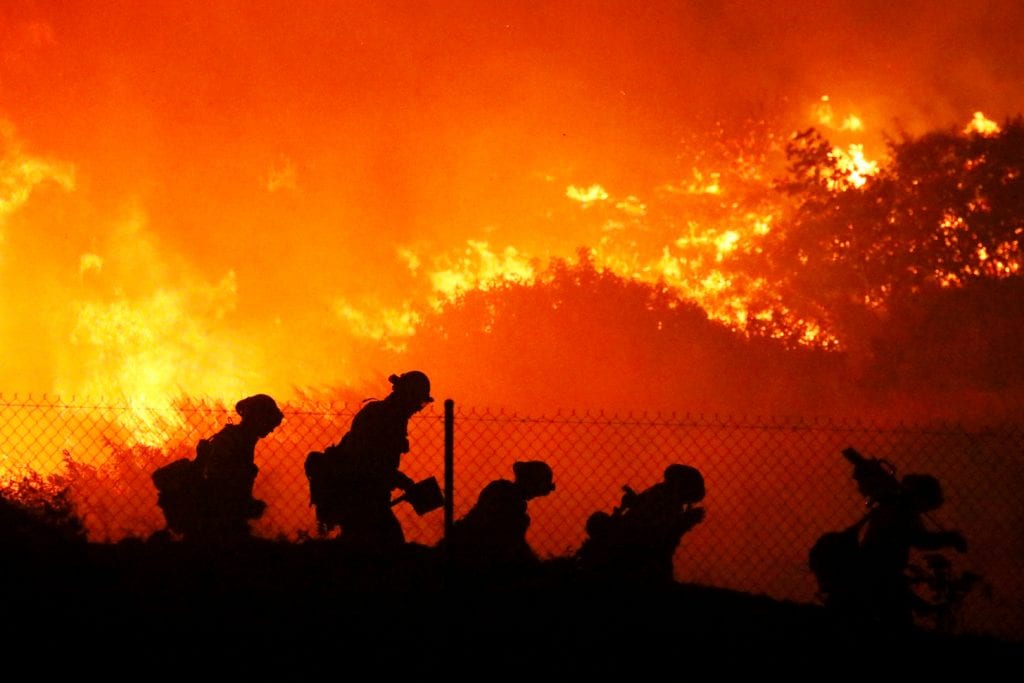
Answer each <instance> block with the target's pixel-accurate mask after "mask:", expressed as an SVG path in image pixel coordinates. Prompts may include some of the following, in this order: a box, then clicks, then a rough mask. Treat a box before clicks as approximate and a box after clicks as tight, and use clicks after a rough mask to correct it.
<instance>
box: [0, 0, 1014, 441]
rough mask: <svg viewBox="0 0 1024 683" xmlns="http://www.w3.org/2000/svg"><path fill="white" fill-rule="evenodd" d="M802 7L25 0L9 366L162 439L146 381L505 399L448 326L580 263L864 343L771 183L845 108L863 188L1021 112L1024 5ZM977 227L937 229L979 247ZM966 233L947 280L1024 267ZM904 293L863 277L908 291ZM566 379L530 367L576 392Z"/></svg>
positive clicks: (9, 69)
mask: <svg viewBox="0 0 1024 683" xmlns="http://www.w3.org/2000/svg"><path fill="white" fill-rule="evenodd" d="M773 5H774V4H771V3H764V4H760V3H759V4H754V5H752V6H746V5H725V6H722V7H719V8H716V9H714V11H712V10H711V9H710V8H708V7H707V6H705V5H702V4H693V5H691V4H689V3H677V2H663V3H662V2H656V3H653V4H652V3H645V5H644V8H643V9H637V8H636V5H635V4H634V3H626V2H621V3H619V2H613V3H610V4H607V3H606V4H602V6H601V10H600V12H594V11H592V10H593V8H591V7H589V6H586V5H578V4H577V3H573V2H556V3H544V6H542V7H538V6H533V5H522V6H515V7H511V8H509V7H501V8H499V7H495V8H493V9H487V10H484V9H483V8H482V6H480V5H479V4H475V3H471V4H470V5H466V6H462V5H461V4H460V3H455V4H452V3H430V2H428V3H416V4H415V5H414V6H412V5H408V6H392V5H386V4H385V5H381V4H380V3H372V2H367V3H363V2H346V3H319V2H306V1H303V0H300V1H299V2H289V3H278V2H265V3H241V2H239V3H236V2H218V3H200V2H191V1H186V2H181V1H175V2H147V3H131V2H118V1H108V2H81V3H79V2H71V3H68V2H14V3H6V4H5V6H4V8H3V10H0V279H2V282H3V287H4V291H5V296H4V298H3V300H2V302H0V326H2V330H3V335H2V337H0V344H3V349H2V357H3V359H4V360H3V364H2V365H0V389H2V390H3V392H4V393H55V394H59V395H61V396H67V397H72V396H80V397H85V396H88V397H97V398H99V397H110V398H122V399H124V400H126V401H128V402H129V403H130V404H131V405H137V406H139V409H138V410H137V411H135V412H134V413H132V414H131V415H128V416H126V417H125V418H124V420H127V421H128V422H129V423H128V424H125V425H123V426H125V427H126V428H127V429H128V430H129V431H130V432H131V434H133V435H134V436H133V438H134V439H135V441H136V442H137V443H141V444H146V445H154V446H155V445H159V443H160V442H161V440H162V439H164V438H166V437H167V435H168V434H169V433H170V432H171V431H173V430H174V429H175V428H176V425H175V423H174V420H173V419H171V420H170V421H169V422H168V421H166V420H165V421H164V422H161V423H158V422H154V421H153V419H152V417H151V416H149V414H148V413H147V412H146V410H144V407H146V408H157V409H162V408H173V406H174V405H177V404H178V402H180V401H182V400H186V399H188V400H191V399H201V400H205V399H210V400H214V401H220V402H224V403H226V404H231V403H233V402H234V401H235V400H237V399H238V398H239V397H241V396H243V395H246V394H248V393H254V392H266V393H271V394H272V395H274V396H275V397H277V398H278V399H279V400H282V401H287V400H288V399H289V398H290V397H295V396H298V395H301V394H306V393H309V392H316V391H332V390H334V389H336V388H338V387H344V388H349V389H352V390H354V391H357V392H369V391H374V392H376V391H379V387H380V379H381V378H382V377H386V375H387V374H389V373H390V372H392V371H395V370H396V369H401V368H404V367H406V366H408V367H413V366H423V367H425V369H430V368H434V367H436V368H438V370H437V373H438V374H437V382H438V386H439V391H440V392H441V393H442V395H450V396H456V397H462V398H464V399H465V400H475V401H479V402H500V401H501V398H502V397H499V396H488V395H486V394H484V393H482V389H480V388H479V385H478V384H477V382H476V378H478V377H479V376H480V375H481V374H483V373H487V372H488V371H489V368H488V367H486V366H484V365H478V366H474V365H473V362H472V359H468V360H466V363H464V364H463V365H462V366H460V368H461V371H460V372H458V373H456V372H455V371H454V370H452V371H451V372H449V371H448V370H446V368H447V367H449V366H447V365H446V364H445V363H444V362H443V361H441V360H440V359H439V358H438V357H437V356H433V357H428V356H427V355H425V354H426V352H425V351H424V350H423V349H421V348H419V347H418V346H417V340H418V338H419V335H420V334H421V331H422V330H423V328H424V326H426V325H431V324H434V322H435V321H437V320H438V319H442V320H443V319H444V316H445V315H446V312H447V311H449V310H450V309H451V308H452V307H454V306H458V305H459V303H460V302H461V301H463V300H464V298H465V296H466V295H467V294H470V293H474V292H494V293H495V295H496V296H500V293H501V292H502V291H503V289H504V288H507V287H511V286H516V287H543V286H545V285H547V284H549V283H550V282H551V279H552V274H551V268H552V264H554V263H556V262H561V263H568V264H570V265H572V264H577V265H578V264H580V263H583V262H584V261H589V262H590V263H592V264H593V266H594V267H595V268H596V269H598V270H599V271H601V272H605V273H609V274H612V275H614V276H615V277H618V278H621V279H622V280H623V281H625V282H631V283H640V284H643V285H647V286H649V287H650V288H651V291H653V292H661V293H667V294H668V295H669V298H670V299H671V300H673V302H674V303H672V307H675V306H677V305H687V304H696V305H698V306H699V307H700V308H701V309H702V310H703V311H704V312H706V314H707V316H708V318H709V319H710V320H712V321H714V322H715V323H716V324H720V325H722V326H724V327H725V328H727V329H728V330H730V331H731V332H732V333H733V334H735V335H737V336H738V337H740V338H749V337H758V338H765V339H769V340H775V341H777V342H778V343H779V344H780V345H786V346H787V348H790V347H800V348H803V349H809V350H814V351H818V352H822V353H842V352H844V351H846V350H848V349H849V348H851V346H852V347H856V345H855V344H851V342H850V339H849V338H848V337H847V336H845V334H844V330H842V329H838V328H837V327H836V325H835V324H834V323H833V321H832V320H831V319H830V318H829V316H828V315H826V314H825V313H823V312H821V311H814V310H812V309H810V308H808V307H806V306H802V305H800V302H798V301H795V300H793V298H792V296H791V294H790V293H789V290H787V289H786V288H785V287H783V286H782V285H784V284H785V282H784V280H785V279H786V278H788V275H779V274H777V273H776V274H773V273H769V272H767V271H764V270H759V269H758V268H755V267H752V266H751V262H752V260H756V259H766V258H768V259H770V257H771V255H772V252H771V250H772V249H773V248H774V247H773V246H772V245H773V244H774V242H773V240H774V239H776V238H777V237H778V235H779V231H780V230H782V229H783V228H781V227H780V226H784V225H787V224H789V222H790V221H791V220H792V215H793V212H794V211H795V210H796V209H795V206H794V205H793V202H792V201H791V200H790V199H788V198H787V197H786V196H785V195H784V193H782V192H780V191H778V189H777V188H776V187H775V184H774V183H775V181H776V180H777V179H778V178H779V177H781V176H782V175H783V174H784V172H785V159H784V152H785V148H786V144H787V141H789V140H791V136H792V135H793V134H794V133H795V132H796V131H800V130H805V129H807V128H809V127H815V128H817V129H818V130H820V131H821V132H822V134H823V135H824V136H825V137H826V139H827V140H828V143H829V151H828V155H827V159H828V161H827V163H828V167H827V168H825V167H822V168H821V169H820V177H821V178H823V182H824V183H825V184H826V189H827V190H828V191H829V192H831V193H832V194H833V195H837V196H838V195H839V194H842V193H843V192H847V191H850V192H854V191H857V190H860V189H862V188H864V187H866V186H868V185H869V184H870V183H871V182H872V179H873V178H875V177H876V176H877V174H879V173H880V170H881V169H884V168H885V166H886V164H887V162H888V160H887V158H886V154H887V150H886V145H885V141H886V139H887V138H888V137H890V136H892V135H894V134H896V133H897V132H899V133H906V134H911V135H920V134H923V133H925V132H927V131H930V130H933V129H947V128H950V127H956V128H957V129H958V130H961V131H962V132H963V134H964V135H979V136H993V135H996V134H998V132H999V131H1000V130H1001V129H1000V124H999V123H998V121H1002V120H1003V119H1006V118H1008V117H1012V116H1015V115H1017V114H1018V113H1019V112H1018V111H1017V110H1015V109H1014V108H1015V107H1018V106H1019V103H1020V101H1021V99H1020V89H1021V86H1020V83H1024V56H1022V53H1021V48H1020V46H1019V41H1018V39H1017V36H1016V32H1015V31H1013V30H1011V27H1014V26H1019V25H1021V19H1022V18H1024V17H1022V16H1021V7H1020V6H1019V4H1017V3H998V2H997V3H984V4H981V5H978V4H976V3H962V4H956V5H955V6H953V7H950V6H948V5H945V4H944V5H943V6H942V7H935V6H933V5H932V4H928V3H922V2H912V3H901V4H899V6H898V7H897V6H889V5H885V6H877V7H876V6H871V7H870V8H866V7H860V8H858V7H856V6H847V5H846V4H842V3H835V4H831V3H825V4H824V5H821V4H820V3H814V4H813V5H811V4H805V3H782V4H781V5H783V6H779V7H776V6H773ZM811 7H813V8H814V9H813V10H811V9H810V8H811ZM584 10H586V12H585V13H586V14H587V15H588V19H587V21H586V22H581V21H580V20H579V17H580V14H581V12H583V11H584ZM907 26H915V27H922V28H920V29H915V31H912V32H910V33H909V34H908V32H907V28H906V27H907ZM964 27H973V28H971V29H970V30H969V31H966V32H965V28H964ZM946 34H949V35H957V36H958V38H957V40H958V41H959V42H958V46H959V52H960V53H961V57H962V58H961V59H958V60H957V62H956V63H953V64H951V63H950V62H949V60H948V59H947V56H948V52H947V48H946V46H945V43H943V41H941V40H938V38H937V36H940V35H946ZM979 163H981V162H980V161H979ZM1019 172H1020V170H1019V169H1018V170H1017V171H1016V173H1019ZM1014 180H1015V178H1012V177H1011V178H1009V179H1008V180H1007V182H1012V181H1014ZM985 201H986V199H985V198H984V197H981V198H979V200H978V203H977V205H976V207H975V209H976V211H977V212H979V213H981V212H984V211H986V207H985V205H984V202H985ZM969 219H970V217H968V216H960V215H957V214H954V213H948V214H947V215H946V216H945V218H943V219H942V221H941V226H940V228H939V229H938V232H937V234H938V235H941V239H944V240H946V241H957V240H974V239H975V238H974V237H973V236H972V235H973V233H972V231H971V229H970V228H968V227H967V226H968V225H969V224H970V220H969ZM848 248H849V244H846V243H845V242H843V243H839V244H837V249H838V250H840V251H841V250H843V249H848ZM969 251H970V252H971V253H972V254H973V255H974V256H973V257H972V258H971V259H970V260H969V261H967V262H964V263H961V264H956V265H955V267H954V266H942V267H938V268H936V269H935V272H934V273H933V275H934V278H935V280H936V281H938V282H942V283H945V284H949V285H959V284H961V283H962V282H963V280H964V278H968V277H982V278H984V277H992V278H1010V277H1016V276H1019V274H1020V268H1021V254H1020V244H1019V239H1007V240H1004V241H1002V242H999V243H998V244H993V245H986V244H983V243H981V242H977V244H976V245H975V246H974V247H972V248H971V249H970V250H969ZM837 253H838V252H837ZM802 258H804V261H807V260H808V259H810V258H811V257H810V256H804V257H802ZM886 291H887V290H885V289H884V288H881V289H877V290H872V291H870V292H867V293H864V294H863V295H862V299H863V300H864V301H868V302H871V304H872V306H874V307H875V308H877V309H882V308H884V302H885V300H886ZM669 314H670V312H666V315H669ZM622 324H623V325H627V324H628V320H626V319H624V321H623V323H622ZM659 324H661V323H659ZM473 332H474V333H476V332H479V334H481V335H484V336H485V335H486V334H487V332H488V328H487V327H486V326H484V327H483V329H480V330H478V331H473ZM481 343H485V342H481ZM432 350H433V351H436V349H432ZM612 353H615V351H612ZM435 361H436V362H435ZM479 362H480V363H481V364H482V363H484V361H483V360H480V361H479ZM467 364H468V365H467ZM595 372H596V370H595ZM660 375H661V372H660V370H659V369H658V368H656V367H649V368H645V369H644V370H643V372H641V373H640V374H639V375H637V376H636V377H635V378H634V379H635V382H636V383H637V384H644V383H649V382H655V381H656V382H662V381H663V378H662V377H661V376H660ZM548 380H549V378H547V377H526V376H524V377H522V378H521V381H522V382H524V383H530V382H534V383H536V384H537V386H536V387H534V389H533V390H532V391H530V392H525V393H526V394H529V395H533V396H538V395H541V394H543V392H544V391H548V392H549V395H548V396H547V397H546V399H547V400H546V404H547V405H559V404H563V405H569V406H571V405H572V403H573V402H574V400H575V399H574V396H573V395H571V394H568V393H564V392H563V391H562V390H561V389H559V388H558V387H556V386H551V383H550V382H549V381H548ZM679 381H680V382H682V381H684V380H682V379H681V380H679ZM597 384H598V385H601V384H603V383H602V382H600V381H598V382H597ZM371 387H372V388H371ZM607 398H608V399H609V401H618V400H620V399H621V398H622V397H618V396H609V397H607ZM639 407H644V406H639ZM662 407H664V406H662ZM689 407H692V406H689V405H680V408H681V409H687V408H689ZM161 414H166V413H161Z"/></svg>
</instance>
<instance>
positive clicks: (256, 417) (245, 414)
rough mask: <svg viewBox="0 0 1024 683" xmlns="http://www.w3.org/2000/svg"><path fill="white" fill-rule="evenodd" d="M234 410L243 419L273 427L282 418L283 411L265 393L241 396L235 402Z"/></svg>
mask: <svg viewBox="0 0 1024 683" xmlns="http://www.w3.org/2000/svg"><path fill="white" fill-rule="evenodd" d="M235 412H236V413H238V414H239V415H240V416H241V417H242V419H243V420H252V421H253V422H261V423H263V424H266V425H273V426H275V427H276V426H277V425H278V424H280V423H281V420H283V419H284V413H282V412H281V409H280V408H278V407H277V402H276V401H274V399H272V398H271V397H270V396H267V395H266V394H254V395H253V396H248V397H246V398H243V399H242V400H241V401H239V402H238V403H236V404H235Z"/></svg>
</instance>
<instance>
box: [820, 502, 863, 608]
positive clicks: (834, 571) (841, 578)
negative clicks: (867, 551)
mask: <svg viewBox="0 0 1024 683" xmlns="http://www.w3.org/2000/svg"><path fill="white" fill-rule="evenodd" d="M867 519H868V518H867V516H865V517H863V518H862V519H860V520H858V521H857V522H856V523H855V524H852V525H851V526H849V527H847V528H846V529H843V530H842V531H829V532H826V533H824V534H822V535H821V536H819V537H818V540H816V541H815V542H814V545H812V546H811V549H810V551H809V552H808V554H807V565H808V568H809V569H810V570H811V572H812V573H813V574H814V578H815V579H816V580H817V582H818V590H819V592H820V593H821V594H822V595H823V596H824V597H826V598H834V597H837V596H838V595H840V594H844V593H848V592H849V591H851V590H852V589H853V587H854V581H855V580H856V579H857V577H858V576H859V574H860V562H861V549H860V529H861V527H862V526H863V525H864V523H865V522H866V521H867Z"/></svg>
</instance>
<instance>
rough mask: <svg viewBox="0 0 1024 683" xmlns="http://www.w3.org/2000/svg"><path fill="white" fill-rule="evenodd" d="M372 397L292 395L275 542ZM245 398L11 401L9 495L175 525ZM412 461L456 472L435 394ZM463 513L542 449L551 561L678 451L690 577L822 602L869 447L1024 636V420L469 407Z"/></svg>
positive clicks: (540, 515)
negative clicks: (933, 490) (817, 577)
mask: <svg viewBox="0 0 1024 683" xmlns="http://www.w3.org/2000/svg"><path fill="white" fill-rule="evenodd" d="M359 407H360V406H359V405H358V404H346V403H331V402H320V403H317V402H313V401H308V402H305V403H301V404H290V405H288V404H286V405H282V409H283V410H284V413H285V420H284V422H283V423H282V425H281V426H280V427H279V428H278V429H277V430H275V431H274V432H273V433H271V434H270V435H269V436H268V437H266V438H265V439H263V440H262V441H260V443H259V444H258V445H257V448H256V463H257V465H258V466H259V476H258V477H257V479H256V485H255V490H254V495H255V496H256V497H257V498H260V499H262V500H264V501H266V502H267V503H268V507H267V510H266V512H265V514H264V515H263V517H262V518H261V519H259V520H258V521H257V522H256V523H255V524H254V533H255V534H256V535H258V536H261V537H266V538H276V539H282V540H288V541H295V542H299V541H301V540H303V539H305V538H309V537H313V536H315V535H316V523H315V516H314V511H313V509H312V508H311V507H310V505H309V488H308V483H307V481H306V477H305V473H304V471H303V462H304V459H305V456H306V454H307V453H308V452H309V451H311V450H322V449H323V448H324V447H325V446H327V445H329V444H332V443H335V442H337V441H338V440H339V439H340V438H341V436H342V435H343V434H344V432H345V431H346V430H347V429H348V426H349V424H350V422H351V420H352V417H353V416H354V415H355V413H356V411H357V410H358V409H359ZM237 419H238V418H237V416H236V415H235V413H234V411H233V410H232V409H231V407H229V406H222V405H211V404H201V403H183V404H179V405H170V406H166V407H162V408H151V407H140V406H134V405H127V404H98V403H95V402H93V403H73V402H65V401H61V400H59V399H54V398H35V399H31V398H30V399H19V398H16V397H15V398H10V397H7V398H5V397H0V484H2V485H3V486H4V487H5V488H6V490H7V492H8V493H10V492H11V491H14V490H16V489H17V485H18V483H19V482H22V483H24V482H25V481H27V480H28V478H33V479H34V481H36V482H37V484H38V485H41V486H42V487H43V488H47V487H49V488H50V489H51V490H52V491H51V492H55V491H56V490H58V489H60V490H65V491H67V493H68V494H69V496H70V500H71V502H72V504H73V505H74V509H75V512H76V514H77V516H78V517H79V518H80V519H81V520H82V521H83V522H84V524H85V527H86V531H87V535H88V538H89V540H90V541H93V542H97V543H104V542H116V541H119V540H122V539H124V538H127V537H139V538H145V537H148V536H149V535H150V534H152V533H154V532H156V531H158V530H160V529H162V528H163V526H164V520H163V516H162V514H161V511H160V509H159V508H158V507H157V505H156V495H157V494H156V489H155V488H154V486H153V483H152V479H151V475H152V472H153V471H154V470H155V469H156V468H157V467H160V466H162V465H164V464H166V463H168V462H170V461H172V460H174V459H177V458H180V457H192V456H193V455H194V450H195V444H196V442H197V441H198V440H199V439H200V438H203V437H207V436H210V435H212V434H213V433H215V432H216V431H217V430H219V429H220V428H221V427H223V426H224V425H225V424H227V423H228V422H233V421H237ZM409 433H410V439H409V440H410V443H411V444H412V447H411V450H410V452H409V453H408V454H407V455H406V456H405V457H404V459H403V465H402V469H403V471H405V472H406V473H407V474H409V475H410V476H411V477H412V478H413V479H416V480H419V479H422V478H424V477H427V476H436V477H437V479H438V481H444V474H445V472H444V444H445V425H444V412H443V407H442V406H441V405H440V404H439V403H435V404H431V405H430V406H428V407H427V408H426V409H425V410H423V411H422V412H421V413H419V414H417V415H416V416H414V417H413V418H412V420H411V421H410V424H409ZM453 444H454V465H453V471H452V472H451V473H450V474H451V477H452V480H453V482H454V487H453V491H452V498H451V501H452V505H453V509H454V516H455V517H456V518H458V517H460V516H462V515H463V514H465V513H466V512H467V511H468V510H469V508H470V507H471V506H472V505H473V503H474V502H475V500H476V496H477V494H478V493H479V491H480V490H481V489H482V488H483V487H484V485H486V484H487V483H488V482H489V481H491V480H493V479H497V478H511V476H512V463H514V462H515V461H516V460H532V459H540V460H544V461H546V462H547V463H548V464H549V465H550V466H551V467H552V469H553V471H554V476H555V483H556V490H555V491H554V492H552V493H551V494H550V495H548V496H545V497H543V498H538V499H535V500H533V501H531V503H530V508H529V511H530V516H531V518H532V524H531V526H530V530H529V537H528V539H529V541H530V543H531V545H532V546H533V547H534V549H535V550H536V551H537V552H538V554H539V555H540V556H541V557H544V558H555V557H564V556H568V555H570V554H572V553H573V552H574V551H575V550H576V549H577V548H579V546H580V544H581V543H582V542H583V539H584V537H585V524H586V520H587V518H588V517H589V515H590V514H591V513H593V512H595V511H598V510H603V511H606V512H610V511H611V510H612V509H613V508H614V507H615V506H616V505H617V504H618V503H619V501H620V498H621V495H622V487H623V486H624V485H628V486H630V487H632V488H633V489H635V490H638V491H639V490H641V489H644V488H647V487H648V486H651V485H653V484H655V483H657V482H659V481H660V480H661V477H662V472H663V471H664V469H665V467H666V466H667V465H669V464H671V463H675V462H679V463H684V464H688V465H692V466H695V467H697V468H698V469H700V470H701V472H702V473H703V474H704V478H705V481H706V485H707V497H706V498H705V500H704V503H703V505H704V507H705V509H706V511H707V515H706V518H705V520H704V522H702V523H701V524H700V525H698V526H697V527H696V528H695V529H694V530H693V531H691V532H690V533H689V534H687V535H686V536H685V537H684V538H683V541H682V543H681V544H680V547H679V549H678V551H677V554H676V563H675V571H676V576H677V578H678V579H679V580H680V581H686V582H693V583H700V584H704V585H711V586H718V587H723V588H729V589H734V590H739V591H743V592H748V593H754V594H763V595H767V596H770V597H773V598H776V599H781V600H792V601H796V602H814V601H815V600H816V594H815V591H816V585H815V582H814V579H813V576H812V575H811V574H810V572H809V571H808V569H807V552H808V549H809V548H810V546H811V545H812V544H813V543H814V541H815V540H816V539H817V537H818V536H820V535H821V534H822V533H824V532H826V531H831V530H838V529H841V528H844V527H846V526H848V525H849V524H851V523H853V522H854V521H856V520H857V519H858V518H859V517H860V516H861V515H862V514H863V512H864V501H863V499H862V498H861V497H860V496H859V494H858V493H857V490H856V486H855V483H854V482H853V480H852V479H851V473H852V468H851V465H850V464H849V463H848V462H847V461H846V460H845V459H844V458H843V457H842V456H841V454H840V453H841V451H842V449H843V448H846V447H848V446H852V447H854V448H856V449H857V450H859V451H861V452H862V453H863V454H865V455H867V456H869V457H877V458H883V459H885V460H887V461H889V462H890V463H892V465H894V466H895V467H896V469H897V472H898V474H906V473H911V472H926V473H929V474H932V475H935V476H936V477H938V479H939V480H940V481H941V482H942V486H943V491H944V493H945V498H946V504H945V505H944V506H943V507H942V508H940V509H939V510H938V511H936V512H935V513H934V514H933V515H932V517H931V523H933V524H937V525H940V526H942V527H944V528H949V529H959V530H961V531H962V532H963V533H964V535H965V536H966V537H967V540H968V542H969V545H970V547H969V550H968V552H967V553H966V554H963V555H955V556H951V559H952V560H953V562H954V568H955V570H956V571H971V572H975V573H977V574H979V575H980V576H981V577H982V581H981V583H980V585H979V587H978V588H976V589H975V590H973V591H972V592H971V593H970V594H969V595H968V597H967V599H966V600H965V601H964V604H963V609H962V612H961V614H960V615H959V630H960V631H963V632H971V633H981V634H986V635H993V636H996V637H1001V638H1008V639H1011V640H1015V641H1020V640H1024V588H1022V587H1021V586H1020V584H1019V583H1018V580H1019V577H1020V576H1021V575H1022V569H1024V508H1022V506H1021V504H1020V503H1021V498H1022V496H1021V492H1022V491H1024V429H1022V428H1021V427H1020V426H1018V425H1010V426H1007V425H1000V426H993V427H987V428H981V427H972V428H970V429H967V428H964V427H962V426H958V425H954V424H948V423H933V424H898V423H894V424H878V423H873V424H868V423H861V422H856V421H851V420H841V419H824V418H819V419H798V418H771V419H769V418H758V419H750V418H741V417H735V416H729V417H722V416H693V415H685V416H678V415H670V416H666V415H661V414H654V415H652V414H626V415H622V414H618V415H611V414H604V413H573V412H569V413H561V414H555V415H549V416H532V415H519V414H516V413H514V412H510V411H506V410H502V409H487V408H479V407H462V406H458V405H456V406H455V409H454V433H453ZM395 511H396V513H397V514H398V515H399V519H400V521H401V522H402V524H403V528H404V530H405V533H406V538H407V540H409V541H411V542H416V543H422V544H426V545H433V544H435V543H436V542H437V541H438V540H440V538H441V537H442V536H443V534H444V516H443V513H442V512H441V511H440V510H438V511H434V512H430V513H427V514H425V515H423V516H417V515H416V513H415V512H414V511H413V509H412V508H411V506H409V505H398V506H396V508H395Z"/></svg>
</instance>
